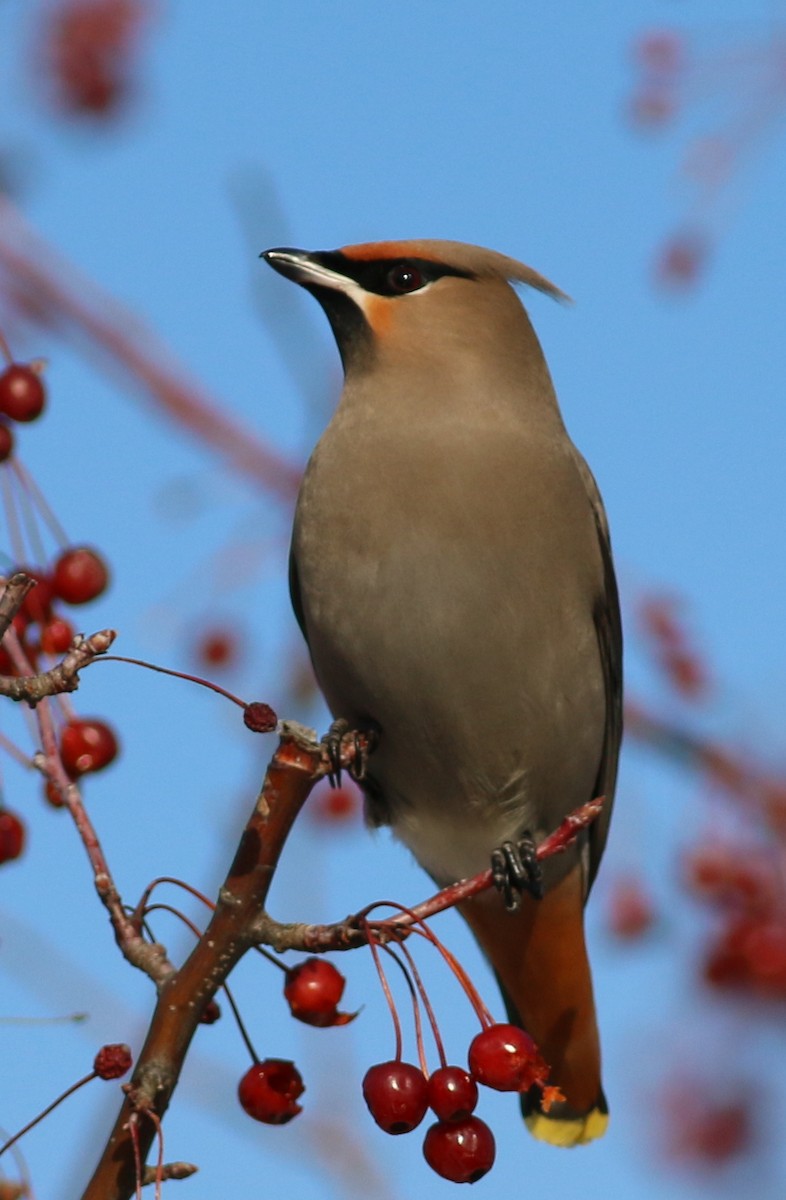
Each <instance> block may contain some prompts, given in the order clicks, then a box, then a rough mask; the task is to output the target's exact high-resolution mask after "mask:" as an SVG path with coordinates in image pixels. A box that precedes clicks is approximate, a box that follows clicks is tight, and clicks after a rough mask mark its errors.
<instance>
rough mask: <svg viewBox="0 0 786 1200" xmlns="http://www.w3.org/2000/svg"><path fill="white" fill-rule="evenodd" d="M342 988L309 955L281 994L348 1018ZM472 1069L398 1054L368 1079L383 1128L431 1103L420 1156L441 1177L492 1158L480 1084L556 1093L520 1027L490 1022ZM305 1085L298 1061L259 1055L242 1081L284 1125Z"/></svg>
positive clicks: (331, 970)
mask: <svg viewBox="0 0 786 1200" xmlns="http://www.w3.org/2000/svg"><path fill="white" fill-rule="evenodd" d="M344 986H345V980H344V977H343V975H341V973H340V972H339V971H337V970H336V968H335V967H334V966H333V965H332V964H331V963H329V962H328V961H327V960H326V959H324V958H307V959H306V960H305V961H304V962H301V963H298V964H297V966H295V967H292V968H290V969H289V970H288V971H287V972H286V976H285V981H284V995H285V997H286V999H287V1001H288V1003H289V1006H290V1011H291V1012H292V1015H293V1016H295V1017H297V1018H298V1020H301V1021H305V1022H306V1023H307V1024H309V1025H316V1026H320V1027H325V1026H328V1025H337V1024H346V1022H347V1021H348V1020H351V1019H352V1014H347V1013H341V1012H339V1010H338V1004H339V1001H340V1000H341V997H342V995H343V992H344ZM468 1067H469V1070H465V1069H464V1068H463V1067H459V1066H450V1065H448V1064H447V1063H446V1062H444V1061H443V1063H442V1065H441V1066H440V1067H439V1068H438V1069H437V1070H436V1071H433V1072H432V1073H431V1074H430V1075H428V1074H427V1073H426V1071H425V1070H424V1069H423V1068H422V1067H418V1066H415V1065H414V1064H413V1063H408V1062H404V1061H402V1059H401V1058H396V1059H393V1060H391V1061H390V1062H383V1063H376V1064H375V1065H374V1066H372V1067H370V1068H369V1069H368V1071H367V1072H366V1074H365V1077H364V1079H363V1096H364V1098H365V1101H366V1104H367V1106H368V1109H369V1112H370V1113H371V1115H372V1117H373V1118H374V1120H375V1121H376V1123H377V1125H379V1127H380V1129H383V1130H384V1131H385V1133H389V1134H394V1135H397V1134H402V1133H409V1132H411V1131H412V1130H413V1129H415V1128H416V1127H417V1126H418V1125H420V1123H421V1122H422V1120H423V1118H424V1117H425V1115H426V1112H427V1111H428V1109H431V1111H432V1112H433V1113H434V1115H435V1116H436V1118H437V1120H436V1121H435V1122H434V1123H433V1124H432V1125H431V1126H430V1128H429V1129H428V1130H427V1132H426V1136H425V1139H424V1142H423V1155H424V1157H425V1159H426V1162H427V1163H428V1164H429V1166H430V1167H431V1168H432V1169H433V1170H434V1171H436V1172H437V1174H438V1175H441V1176H442V1177H443V1178H444V1179H448V1180H451V1181H452V1182H454V1183H475V1182H476V1181H477V1180H478V1179H480V1178H482V1176H483V1175H485V1174H486V1173H487V1171H489V1170H490V1169H491V1167H492V1166H493V1163H494V1156H495V1144H494V1135H493V1134H492V1132H491V1130H490V1129H489V1127H488V1125H486V1123H485V1122H484V1121H481V1119H480V1118H479V1117H476V1116H475V1115H474V1113H475V1107H476V1105H477V1103H478V1084H482V1085H484V1086H485V1087H489V1088H494V1089H496V1090H497V1091H503V1092H504V1091H511V1092H526V1091H529V1089H530V1088H531V1087H535V1086H537V1087H540V1088H541V1089H542V1092H543V1098H544V1105H545V1106H546V1107H548V1104H549V1102H551V1101H552V1100H554V1099H557V1098H558V1097H559V1093H558V1091H557V1089H556V1088H549V1087H548V1086H547V1079H548V1066H547V1065H546V1063H545V1062H544V1060H543V1058H542V1056H541V1055H540V1053H539V1051H538V1048H537V1046H536V1045H535V1043H534V1042H533V1040H532V1038H531V1037H529V1035H528V1034H526V1033H525V1032H524V1031H523V1030H522V1029H519V1028H517V1026H515V1025H505V1024H488V1025H486V1026H485V1027H484V1028H483V1029H482V1030H481V1032H480V1033H479V1034H477V1036H476V1037H475V1038H474V1039H473V1041H472V1043H471V1044H470V1047H469V1055H468ZM304 1091H305V1084H304V1083H303V1078H302V1076H301V1074H300V1072H299V1071H298V1069H297V1067H296V1066H295V1064H294V1063H293V1062H290V1061H289V1060H287V1059H281V1058H266V1059H264V1060H259V1059H257V1060H255V1062H254V1063H253V1065H252V1066H251V1067H249V1069H248V1070H247V1071H246V1073H245V1074H244V1075H243V1077H242V1079H241V1080H240V1083H239V1085H238V1099H239V1100H240V1104H241V1106H242V1108H243V1109H244V1110H245V1112H247V1113H248V1115H249V1116H250V1117H253V1118H254V1120H255V1121H262V1122H263V1123H264V1124H267V1125H284V1124H286V1123H287V1122H288V1121H291V1120H292V1118H293V1117H296V1116H297V1114H298V1113H299V1112H301V1111H302V1105H301V1104H300V1103H299V1100H300V1097H301V1096H302V1095H303V1092H304Z"/></svg>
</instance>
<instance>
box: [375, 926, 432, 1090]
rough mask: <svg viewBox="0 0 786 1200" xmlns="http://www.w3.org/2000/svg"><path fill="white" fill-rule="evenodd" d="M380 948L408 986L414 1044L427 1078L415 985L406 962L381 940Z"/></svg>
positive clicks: (426, 1063)
mask: <svg viewBox="0 0 786 1200" xmlns="http://www.w3.org/2000/svg"><path fill="white" fill-rule="evenodd" d="M399 948H400V947H399ZM382 949H383V950H384V951H385V953H386V954H388V955H390V957H391V958H392V959H393V961H394V963H395V964H396V966H397V967H398V968H399V970H400V971H401V973H402V975H403V976H404V979H405V980H406V984H407V987H408V988H409V994H410V997H411V999H412V1015H413V1018H414V1021H415V1044H416V1045H417V1048H418V1062H419V1063H420V1069H421V1071H422V1072H423V1074H424V1075H425V1076H426V1078H427V1079H428V1059H427V1058H426V1048H425V1046H424V1045H423V1020H422V1018H421V1015H420V1004H419V1003H418V994H417V992H416V990H415V985H414V983H413V982H412V976H411V975H410V973H409V971H408V970H407V966H406V963H403V962H402V961H401V959H400V958H399V956H398V954H397V953H396V951H395V950H394V949H393V947H392V946H390V945H388V944H387V943H385V942H383V943H382Z"/></svg>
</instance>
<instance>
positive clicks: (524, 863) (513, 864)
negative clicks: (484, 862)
mask: <svg viewBox="0 0 786 1200" xmlns="http://www.w3.org/2000/svg"><path fill="white" fill-rule="evenodd" d="M491 876H492V879H493V881H494V886H495V888H496V889H497V891H498V892H500V894H501V895H502V899H503V900H504V902H505V908H506V909H507V910H508V912H516V910H517V909H518V907H519V904H520V903H521V893H522V892H529V894H530V895H531V896H534V897H535V899H536V900H542V899H543V869H542V867H541V865H540V863H539V862H538V856H537V852H536V849H535V842H534V841H533V839H532V835H531V834H530V833H525V834H524V836H523V837H522V838H521V840H520V841H518V842H503V843H502V845H501V846H500V847H499V848H498V849H497V850H494V851H493V852H492V855H491Z"/></svg>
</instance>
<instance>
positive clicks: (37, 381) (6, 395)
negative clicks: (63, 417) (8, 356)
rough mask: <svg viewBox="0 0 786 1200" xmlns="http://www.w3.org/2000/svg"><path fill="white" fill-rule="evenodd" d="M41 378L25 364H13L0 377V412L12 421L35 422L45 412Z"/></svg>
mask: <svg viewBox="0 0 786 1200" xmlns="http://www.w3.org/2000/svg"><path fill="white" fill-rule="evenodd" d="M45 403H46V392H45V391H44V385H43V382H42V381H41V376H40V375H39V374H38V372H37V371H34V370H33V368H32V367H30V366H26V365H25V364H24V363H11V366H10V367H6V369H5V370H4V371H3V373H2V375H0V412H3V413H5V415H6V416H7V417H10V418H11V420H12V421H34V420H35V419H36V417H40V415H41V413H42V412H43V411H44V404H45Z"/></svg>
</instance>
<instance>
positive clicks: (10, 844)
mask: <svg viewBox="0 0 786 1200" xmlns="http://www.w3.org/2000/svg"><path fill="white" fill-rule="evenodd" d="M24 844H25V827H24V825H23V824H22V822H21V821H20V819H19V817H18V816H17V815H16V813H12V812H9V811H8V809H0V864H2V863H4V862H10V861H11V859H13V858H19V855H20V854H21V853H22V850H23V849H24Z"/></svg>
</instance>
